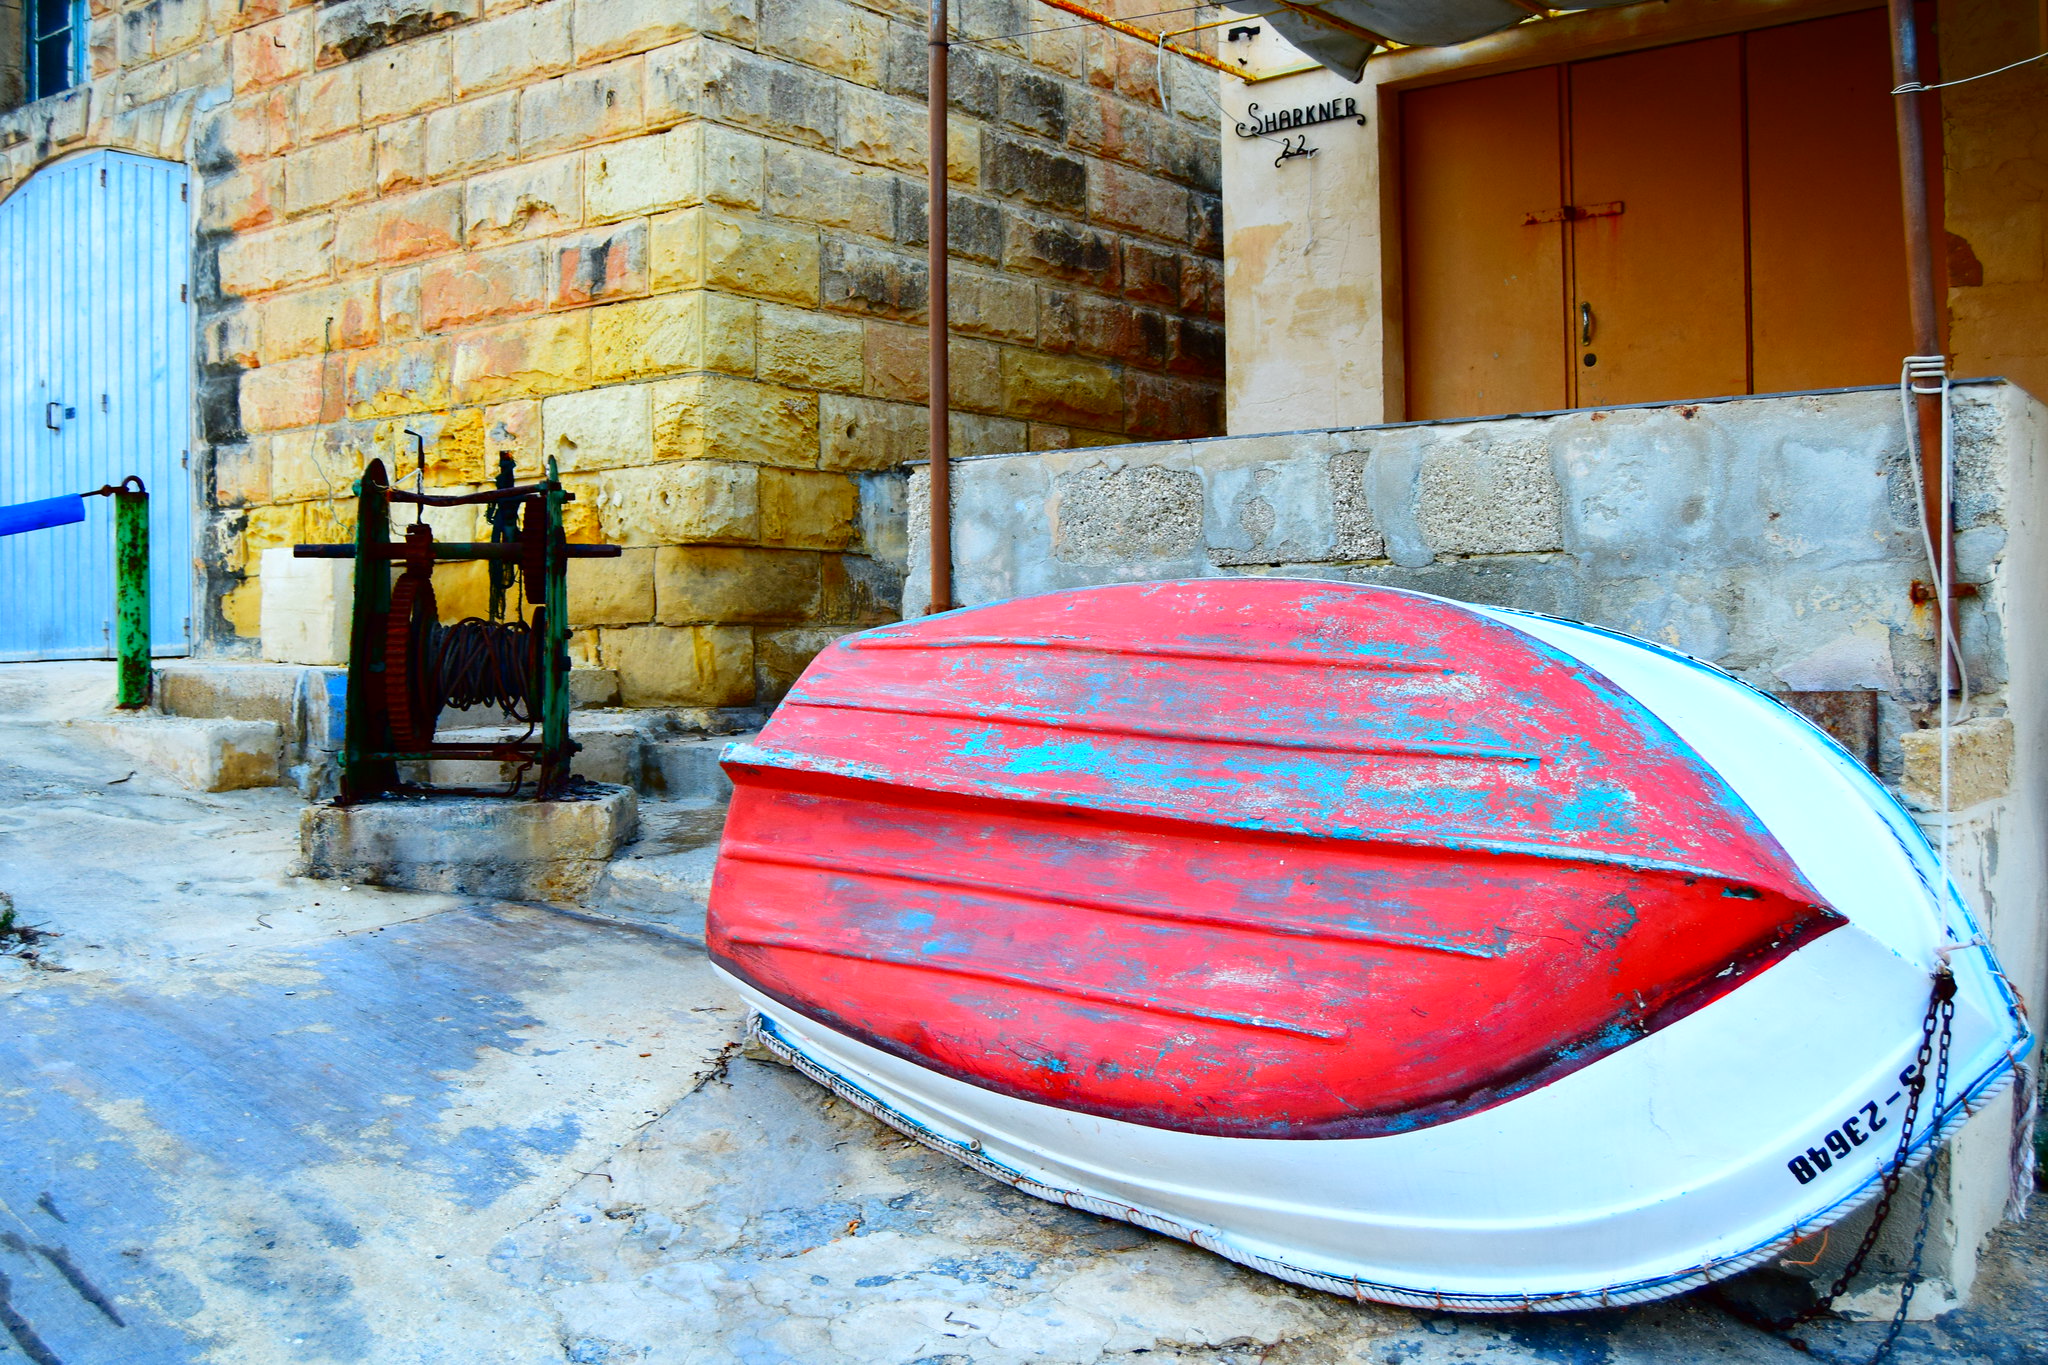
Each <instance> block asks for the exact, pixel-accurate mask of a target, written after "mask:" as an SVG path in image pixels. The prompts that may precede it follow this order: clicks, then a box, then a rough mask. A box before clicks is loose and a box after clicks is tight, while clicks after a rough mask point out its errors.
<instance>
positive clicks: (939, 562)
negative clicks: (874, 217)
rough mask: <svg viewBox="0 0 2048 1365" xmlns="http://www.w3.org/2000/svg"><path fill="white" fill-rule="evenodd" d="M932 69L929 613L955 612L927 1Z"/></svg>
mask: <svg viewBox="0 0 2048 1365" xmlns="http://www.w3.org/2000/svg"><path fill="white" fill-rule="evenodd" d="M929 43H930V51H931V68H930V73H929V81H928V85H927V89H926V92H925V103H926V106H927V109H928V113H929V122H930V128H931V142H930V153H929V160H930V162H931V168H930V173H931V191H930V193H931V204H930V210H929V212H928V214H927V219H928V221H927V223H926V228H925V236H926V238H927V242H926V246H925V253H926V254H925V261H926V270H927V273H928V274H929V275H930V277H931V289H930V294H931V301H930V307H929V309H928V310H927V316H928V321H927V323H926V326H927V329H928V331H929V334H930V345H931V361H930V365H929V370H930V378H931V455H932V462H931V480H930V488H931V532H932V544H931V561H932V563H931V568H932V592H931V597H932V600H931V605H930V606H929V607H927V608H926V610H927V611H935V612H936V611H950V610H951V609H952V606H953V462H952V449H951V442H950V439H949V438H950V435H951V425H950V424H951V419H952V407H953V376H952V366H951V357H950V356H949V355H948V354H947V350H946V341H947V336H948V332H949V328H948V325H947V324H948V317H947V289H946V285H947V280H946V160H947V158H946V0H931V34H930V38H929Z"/></svg>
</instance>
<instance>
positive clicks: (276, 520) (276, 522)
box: [227, 503, 299, 574]
mask: <svg viewBox="0 0 2048 1365" xmlns="http://www.w3.org/2000/svg"><path fill="white" fill-rule="evenodd" d="M298 542H299V505H298V504H297V503H283V504H279V505H276V506H272V507H252V508H250V509H249V516H248V519H247V520H246V521H245V522H243V524H242V535H241V538H240V539H239V540H238V541H236V543H235V547H234V551H233V553H232V554H230V555H229V557H228V564H227V568H228V570H229V571H230V572H235V571H247V572H250V573H252V574H253V573H254V572H255V571H256V569H257V566H258V565H260V564H261V563H262V562H263V552H264V551H265V550H274V549H276V548H277V547H278V546H280V545H296V544H298Z"/></svg>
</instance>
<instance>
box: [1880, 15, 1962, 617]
mask: <svg viewBox="0 0 2048 1365" xmlns="http://www.w3.org/2000/svg"><path fill="white" fill-rule="evenodd" d="M1889 4H1890V15H1891V28H1892V85H1893V87H1894V88H1897V87H1899V86H1904V85H1908V84H1914V83H1917V82H1918V81H1919V79H1920V35H1919V30H1918V28H1917V26H1916V25H1915V23H1914V18H1913V0H1889ZM1927 99H1928V96H1927V94H1926V93H1924V92H1922V91H1920V90H1917V89H1915V90H1909V91H1906V92H1905V93H1903V94H1898V95H1894V96H1892V101H1893V108H1894V111H1895V113H1896V116H1897V121H1898V140H1899V189H1900V200H1901V202H1902V203H1903V205H1904V207H1905V214H1906V279H1907V291H1908V294H1907V302H1908V304H1909V305H1910V307H1911V312H1912V321H1913V348H1914V351H1915V353H1916V354H1918V355H1924V356H1936V355H1940V354H1941V353H1942V352H1941V313H1940V303H1939V301H1938V300H1937V298H1936V297H1935V269H1934V227H1935V225H1934V222H1933V218H1932V212H1933V211H1932V208H1931V205H1930V203H1929V198H1930V196H1929V195H1928V192H1927V128H1926V108H1927V105H1926V101H1927ZM1913 411H1914V416H1915V417H1916V418H1917V419H1918V420H1917V421H1916V423H1915V425H1916V426H1917V428H1918V431H1919V441H1920V487H1921V490H1922V493H1923V496H1922V499H1921V507H1920V513H1921V516H1922V517H1924V518H1925V519H1926V522H1927V543H1928V544H1930V545H1932V546H1934V547H1935V554H1936V555H1939V556H1944V557H1946V558H1947V560H1948V561H1949V562H1951V563H1953V562H1954V551H1953V545H1952V543H1951V540H1950V537H1949V536H1948V535H1947V534H1945V531H1946V527H1945V525H1944V523H1945V521H1946V518H1944V517H1943V516H1942V515H1941V507H1940V501H1939V500H1940V497H1941V487H1942V470H1941V395H1940V394H1938V393H1916V394H1915V395H1914V396H1913ZM1929 574H1930V575H1931V576H1932V577H1935V578H1939V577H1940V576H1941V575H1940V572H1939V569H1938V568H1936V567H1935V566H1929Z"/></svg>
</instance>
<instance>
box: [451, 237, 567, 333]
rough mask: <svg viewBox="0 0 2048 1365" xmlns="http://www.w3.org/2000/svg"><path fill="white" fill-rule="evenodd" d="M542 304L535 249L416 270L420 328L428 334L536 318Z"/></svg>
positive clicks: (476, 256) (453, 260)
mask: <svg viewBox="0 0 2048 1365" xmlns="http://www.w3.org/2000/svg"><path fill="white" fill-rule="evenodd" d="M545 303H546V297H545V295H544V294H543V293H542V287H541V252H540V249H539V248H538V247H533V246H515V247H510V248H507V249H505V250H503V251H491V252H481V253H472V254H470V255H465V256H450V257H447V258H446V259H443V260H439V261H435V262H434V263H432V264H431V265H428V266H425V267H423V268H422V269H421V271H420V325H421V326H422V327H424V328H426V329H427V330H428V331H430V332H431V331H439V330H441V329H442V328H444V327H456V326H460V325H461V324H463V323H467V322H480V321H482V320H483V319H485V318H501V317H516V316H518V315H520V314H522V313H537V312H539V311H540V310H541V308H542V307H543V306H544V305H545Z"/></svg>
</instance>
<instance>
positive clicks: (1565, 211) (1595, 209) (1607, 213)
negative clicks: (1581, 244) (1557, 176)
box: [1522, 199, 1627, 227]
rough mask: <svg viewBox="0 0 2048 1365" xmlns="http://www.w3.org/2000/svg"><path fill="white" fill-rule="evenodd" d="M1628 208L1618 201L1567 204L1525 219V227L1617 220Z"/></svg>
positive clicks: (1539, 211) (1527, 216)
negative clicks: (1589, 220) (1591, 219)
mask: <svg viewBox="0 0 2048 1365" xmlns="http://www.w3.org/2000/svg"><path fill="white" fill-rule="evenodd" d="M1626 208H1627V205H1625V204H1624V203H1623V202H1622V201H1621V200H1619V199H1616V200H1614V201H1613V202H1612V203H1607V204H1566V205H1565V206H1564V207H1563V208H1561V209H1541V210H1538V211H1537V212H1534V213H1530V214H1528V215H1526V216H1524V217H1523V219H1522V226H1523V227H1535V226H1536V225H1537V224H1538V223H1576V222H1578V221H1579V220H1580V219H1582V218H1616V217H1619V216H1620V215H1621V214H1622V213H1623V212H1624V211H1625V210H1626Z"/></svg>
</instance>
